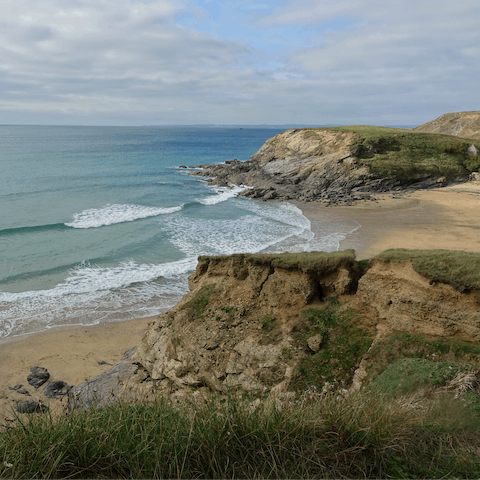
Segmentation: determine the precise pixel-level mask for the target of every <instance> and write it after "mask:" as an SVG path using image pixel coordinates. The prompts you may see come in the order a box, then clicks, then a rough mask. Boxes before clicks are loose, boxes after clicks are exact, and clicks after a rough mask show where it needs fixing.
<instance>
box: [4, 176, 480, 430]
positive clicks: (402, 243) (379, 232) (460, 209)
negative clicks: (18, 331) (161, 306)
mask: <svg viewBox="0 0 480 480" xmlns="http://www.w3.org/2000/svg"><path fill="white" fill-rule="evenodd" d="M377 198H378V201H370V202H366V203H359V204H357V205H352V206H337V207H331V206H329V207H327V206H325V204H322V203H317V202H312V203H302V202H297V201H290V202H289V203H292V204H294V205H295V206H297V207H298V208H299V209H300V210H301V211H302V213H303V214H304V215H305V216H306V217H307V218H308V219H309V220H310V222H311V229H312V231H313V232H314V233H315V232H318V233H320V232H322V228H321V227H322V223H321V222H324V225H325V218H327V222H332V225H335V226H338V225H342V226H344V227H345V231H346V232H347V231H350V232H351V233H348V234H346V235H345V238H344V239H343V240H341V241H340V242H339V250H345V249H348V248H353V249H354V250H355V251H356V254H357V259H358V260H362V259H366V258H370V257H372V256H374V255H376V254H377V253H380V252H381V251H383V250H386V249H388V248H410V249H449V250H465V251H469V252H476V253H480V235H478V233H479V230H480V182H469V183H468V184H463V185H461V186H454V187H444V188H440V189H435V190H427V191H417V192H414V193H411V194H408V195H404V196H402V197H401V198H392V195H390V194H382V195H377ZM358 225H360V226H358ZM354 229H355V230H354ZM352 230H354V231H352ZM154 318H156V317H146V318H140V319H134V320H127V321H119V322H111V323H104V324H99V325H92V326H83V325H76V326H64V327H54V328H52V329H50V330H47V331H43V332H39V333H32V334H24V335H19V336H16V337H11V338H9V337H7V338H4V339H0V365H2V368H1V369H0V416H1V417H0V418H1V419H2V421H0V424H1V423H3V418H4V417H7V418H12V407H13V406H14V405H15V402H17V401H25V400H38V399H42V395H40V392H41V390H42V387H41V388H40V389H39V390H38V391H35V389H34V388H33V387H31V386H30V385H28V383H27V375H28V374H29V373H30V368H31V367H34V366H40V367H45V368H47V370H48V371H49V373H50V375H51V377H50V380H62V381H64V382H66V383H68V384H69V385H73V386H75V385H78V384H79V383H81V382H83V381H85V380H86V379H91V378H93V377H95V376H96V375H98V374H100V373H103V372H104V371H106V370H108V369H110V368H111V365H115V364H116V363H117V362H118V361H119V360H120V358H121V357H122V355H123V353H124V352H125V351H126V350H128V349H130V348H132V347H134V346H136V345H138V344H139V343H140V342H141V340H142V337H143V335H144V333H145V331H146V328H147V325H148V323H149V322H150V321H152V320H153V319H154ZM98 362H105V363H103V364H99V363H98ZM18 384H23V385H24V388H26V389H27V390H28V391H29V392H30V394H31V396H26V395H22V394H19V393H17V392H15V391H13V390H11V389H9V387H14V386H15V385H18ZM43 399H44V397H43ZM50 405H51V407H52V410H55V409H58V408H63V406H62V403H61V401H59V400H51V401H50Z"/></svg>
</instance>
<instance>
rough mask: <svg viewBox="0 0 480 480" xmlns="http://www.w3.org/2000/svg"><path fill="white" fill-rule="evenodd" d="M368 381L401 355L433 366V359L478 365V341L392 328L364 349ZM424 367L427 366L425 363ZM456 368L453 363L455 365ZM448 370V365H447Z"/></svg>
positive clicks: (403, 358)
mask: <svg viewBox="0 0 480 480" xmlns="http://www.w3.org/2000/svg"><path fill="white" fill-rule="evenodd" d="M368 355H369V361H368V362H369V366H368V368H367V370H368V373H369V378H368V381H369V382H372V381H376V380H375V379H376V378H377V377H379V376H380V375H381V374H383V372H385V371H386V370H388V369H389V368H390V367H391V366H392V365H394V364H397V363H398V362H399V361H403V360H405V359H408V361H410V360H415V361H416V360H420V361H422V362H426V361H428V362H429V364H430V367H428V368H433V369H436V368H437V367H436V366H435V365H436V364H437V363H440V364H442V363H443V364H448V366H452V367H454V366H455V365H457V366H462V368H463V366H464V365H467V368H470V366H471V367H475V368H479V367H480V345H479V344H478V343H475V342H469V341H467V340H462V339H460V338H435V339H429V338H427V337H425V336H423V335H420V334H412V333H405V332H395V333H394V334H393V335H391V336H389V337H387V338H384V339H382V340H380V341H378V342H377V343H376V344H375V345H374V346H373V347H372V348H371V349H370V351H369V352H368ZM426 368H427V367H426ZM455 368H456V367H455ZM449 370H450V369H449Z"/></svg>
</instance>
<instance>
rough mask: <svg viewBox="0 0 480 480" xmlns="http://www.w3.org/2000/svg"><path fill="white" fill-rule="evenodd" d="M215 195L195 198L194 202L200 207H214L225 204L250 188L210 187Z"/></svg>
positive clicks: (242, 186)
mask: <svg viewBox="0 0 480 480" xmlns="http://www.w3.org/2000/svg"><path fill="white" fill-rule="evenodd" d="M210 188H211V189H212V190H213V191H214V192H215V193H216V195H210V196H208V197H203V198H196V199H195V200H196V201H197V202H198V203H201V204H202V205H216V204H217V203H220V202H225V201H226V200H228V199H229V198H233V197H236V196H237V195H238V194H239V193H240V192H243V191H244V190H248V189H249V188H252V187H246V186H244V185H240V186H236V185H235V186H230V187H229V188H226V187H225V188H223V187H210Z"/></svg>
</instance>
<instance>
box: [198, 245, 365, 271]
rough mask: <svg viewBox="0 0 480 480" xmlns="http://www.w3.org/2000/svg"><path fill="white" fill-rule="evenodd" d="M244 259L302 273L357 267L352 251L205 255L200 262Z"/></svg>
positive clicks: (200, 258)
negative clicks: (297, 270)
mask: <svg viewBox="0 0 480 480" xmlns="http://www.w3.org/2000/svg"><path fill="white" fill-rule="evenodd" d="M228 257H229V258H238V259H244V260H245V261H247V262H251V263H253V264H257V265H265V264H268V265H271V266H272V267H273V268H285V269H287V270H288V269H291V270H293V269H299V270H301V271H302V272H304V273H306V272H315V273H317V274H319V275H321V274H327V273H330V272H332V271H334V270H337V269H338V268H340V267H344V266H349V267H353V266H356V261H355V251H354V250H352V249H347V250H342V251H340V252H331V253H326V252H303V253H288V252H285V253H237V254H233V255H215V256H208V255H203V256H200V257H199V260H207V259H210V260H214V261H221V260H223V259H226V258H228Z"/></svg>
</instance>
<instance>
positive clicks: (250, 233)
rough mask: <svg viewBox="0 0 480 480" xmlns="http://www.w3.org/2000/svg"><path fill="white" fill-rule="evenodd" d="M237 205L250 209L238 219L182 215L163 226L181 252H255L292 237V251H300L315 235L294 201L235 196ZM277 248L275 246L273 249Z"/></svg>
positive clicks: (169, 218) (207, 253)
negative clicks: (262, 203) (263, 203)
mask: <svg viewBox="0 0 480 480" xmlns="http://www.w3.org/2000/svg"><path fill="white" fill-rule="evenodd" d="M235 206H236V207H238V206H240V207H241V208H243V206H245V208H244V210H247V211H248V210H251V211H252V213H254V214H246V215H243V216H241V217H239V218H237V219H208V220H205V219H200V218H195V217H188V216H181V217H176V218H173V217H168V218H165V219H162V220H161V223H162V229H163V230H164V231H166V233H168V236H169V238H170V241H171V242H172V243H173V244H174V245H175V246H176V247H178V248H179V249H180V250H181V251H182V252H184V253H187V254H195V255H218V254H222V255H230V254H232V253H242V252H249V253H256V252H260V251H263V250H265V249H267V248H272V247H273V249H275V246H276V245H280V244H282V242H285V241H286V240H287V239H291V247H289V248H288V250H289V251H293V250H294V249H295V250H298V245H301V246H302V247H300V251H302V250H303V248H304V246H305V245H307V244H308V242H309V241H310V240H311V239H312V238H313V236H314V235H313V233H312V232H311V230H310V221H309V220H308V219H307V218H306V217H304V216H303V214H302V212H301V210H299V209H298V208H297V207H295V206H294V205H291V204H278V203H275V204H272V205H271V206H266V207H263V206H259V205H258V202H252V201H250V200H245V199H238V200H235ZM272 251H275V250H272Z"/></svg>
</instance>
